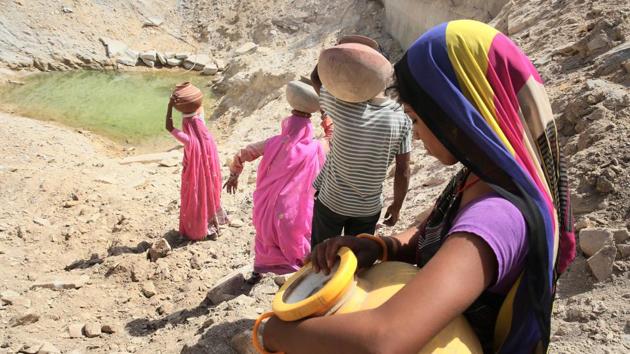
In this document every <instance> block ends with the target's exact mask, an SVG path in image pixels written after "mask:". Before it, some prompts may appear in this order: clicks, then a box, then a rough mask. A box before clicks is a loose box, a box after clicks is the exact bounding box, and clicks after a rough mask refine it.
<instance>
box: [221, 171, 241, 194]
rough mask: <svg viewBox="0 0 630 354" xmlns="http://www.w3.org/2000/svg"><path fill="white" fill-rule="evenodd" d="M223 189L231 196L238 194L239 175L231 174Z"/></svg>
mask: <svg viewBox="0 0 630 354" xmlns="http://www.w3.org/2000/svg"><path fill="white" fill-rule="evenodd" d="M223 188H225V190H226V191H227V192H228V193H229V194H234V193H236V188H238V175H234V174H230V178H228V180H227V182H225V184H224V185H223Z"/></svg>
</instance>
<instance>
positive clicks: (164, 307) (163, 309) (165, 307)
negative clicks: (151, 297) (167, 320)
mask: <svg viewBox="0 0 630 354" xmlns="http://www.w3.org/2000/svg"><path fill="white" fill-rule="evenodd" d="M174 308H175V307H174V306H173V304H172V303H170V302H165V303H163V304H161V305H160V306H158V308H157V313H159V314H160V315H166V314H170V313H171V312H173V309H174Z"/></svg>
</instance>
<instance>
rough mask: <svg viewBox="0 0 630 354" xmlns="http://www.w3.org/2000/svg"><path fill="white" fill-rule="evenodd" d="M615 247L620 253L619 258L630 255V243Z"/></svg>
mask: <svg viewBox="0 0 630 354" xmlns="http://www.w3.org/2000/svg"><path fill="white" fill-rule="evenodd" d="M617 249H618V250H619V253H620V255H621V259H626V258H628V257H630V245H617Z"/></svg>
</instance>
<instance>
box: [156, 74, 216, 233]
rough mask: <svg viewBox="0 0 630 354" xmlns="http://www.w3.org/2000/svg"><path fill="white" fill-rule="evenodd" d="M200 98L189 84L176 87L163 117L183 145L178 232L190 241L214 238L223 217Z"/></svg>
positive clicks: (211, 141)
mask: <svg viewBox="0 0 630 354" xmlns="http://www.w3.org/2000/svg"><path fill="white" fill-rule="evenodd" d="M202 98H203V94H202V93H201V91H200V90H199V89H197V88H196V87H194V86H192V85H190V84H189V83H185V84H182V85H178V88H177V89H176V90H175V92H174V93H173V95H172V96H171V99H170V101H169V105H168V111H167V116H166V129H167V130H168V131H169V132H170V133H171V134H172V135H173V136H174V137H175V138H176V139H177V140H178V141H179V142H181V143H182V144H183V145H184V160H183V169H182V185H181V206H180V212H179V232H180V234H181V235H182V236H183V237H186V238H188V239H190V240H193V241H199V240H202V239H204V238H205V237H206V236H210V237H216V235H217V233H218V217H221V216H222V215H223V210H222V209H221V166H220V164H219V155H218V153H217V146H216V144H215V142H214V139H213V137H212V135H211V134H210V132H209V131H208V128H206V125H205V123H204V120H203V108H202V107H201V100H202ZM173 107H174V108H175V109H177V110H179V111H181V112H182V130H183V131H182V130H179V129H176V128H174V127H173V119H172V111H173ZM190 110H192V112H190ZM184 111H188V113H185V112H184Z"/></svg>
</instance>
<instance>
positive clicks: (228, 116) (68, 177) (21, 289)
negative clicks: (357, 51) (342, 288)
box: [0, 0, 630, 354]
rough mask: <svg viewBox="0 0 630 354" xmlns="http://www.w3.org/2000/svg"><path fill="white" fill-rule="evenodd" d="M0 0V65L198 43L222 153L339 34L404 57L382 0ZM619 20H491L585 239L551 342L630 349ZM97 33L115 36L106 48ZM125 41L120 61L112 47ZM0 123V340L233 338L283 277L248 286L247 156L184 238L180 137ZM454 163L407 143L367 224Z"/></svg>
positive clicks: (250, 174) (121, 345)
mask: <svg viewBox="0 0 630 354" xmlns="http://www.w3.org/2000/svg"><path fill="white" fill-rule="evenodd" d="M423 1H424V0H423ZM424 2H426V1H424ZM454 3H460V2H459V1H455V2H454ZM0 5H1V7H2V9H3V10H2V11H1V12H0V66H1V67H3V68H4V69H5V70H2V71H1V72H0V73H1V74H2V75H3V76H9V75H11V76H13V75H19V73H20V72H25V71H30V70H33V69H35V70H43V71H46V70H69V69H74V68H78V67H87V68H92V69H103V68H107V69H112V68H118V69H123V68H124V69H127V70H129V69H133V70H137V69H138V68H143V70H176V69H169V68H168V67H170V65H168V63H167V64H166V65H164V64H162V63H161V62H160V58H159V57H158V55H157V53H158V52H159V53H162V54H164V55H165V56H167V57H168V58H165V59H178V58H176V57H175V54H182V55H184V54H185V55H197V56H207V61H206V62H203V63H202V64H204V65H203V67H202V68H201V69H203V68H205V66H206V65H207V64H213V65H216V67H217V72H216V73H213V74H211V76H210V77H209V85H210V86H211V87H212V88H211V89H212V90H213V91H214V92H215V94H216V95H218V97H220V99H219V101H218V102H217V106H216V107H215V112H214V115H213V117H212V122H211V125H212V129H213V131H215V132H216V134H217V138H218V141H219V149H220V154H221V158H222V159H223V160H227V159H229V158H230V157H231V156H232V155H233V154H234V153H235V152H236V151H237V149H238V148H240V147H241V146H243V145H244V144H247V143H250V142H254V141H257V140H259V139H263V138H265V137H268V136H270V135H272V134H274V133H276V132H277V131H278V128H279V121H280V120H281V119H282V117H284V116H286V115H287V114H288V111H289V107H288V105H287V104H286V102H285V98H284V93H283V90H282V88H283V86H284V84H285V83H286V82H287V81H288V80H290V79H293V78H297V77H299V76H300V75H304V74H307V73H308V72H309V71H310V69H311V68H312V66H313V65H314V63H315V60H316V58H317V55H318V52H319V50H320V49H321V48H323V47H325V46H327V45H330V44H332V43H333V42H334V41H335V40H336V38H337V37H338V36H339V34H342V33H362V34H367V35H370V36H372V37H375V38H377V39H378V40H379V41H380V42H381V43H382V44H383V45H384V46H385V48H386V49H387V51H388V52H389V53H390V54H391V57H392V58H394V59H395V58H397V57H398V56H399V55H400V53H401V50H400V47H399V46H398V45H397V44H396V42H395V41H394V40H393V39H392V38H391V37H390V35H389V34H387V33H386V31H385V29H386V28H387V26H386V23H384V21H385V18H386V17H387V16H386V14H385V9H384V8H383V6H382V4H381V2H379V1H366V0H353V1H350V0H344V1H334V2H324V1H315V0H293V1H288V0H271V1H229V0H213V1H210V0H194V1H185V2H184V1H169V0H143V1H122V0H112V1H94V2H83V1H49V2H43V1H41V0H33V1H26V0H0ZM629 15H630V4H628V3H627V1H623V0H604V1H592V0H582V1H564V0H555V1H539V0H512V1H507V5H505V6H504V7H503V9H502V10H501V11H499V12H498V15H497V16H496V17H495V18H494V19H493V20H492V24H494V25H495V26H496V27H497V28H499V29H500V30H502V31H503V32H505V33H507V34H509V35H510V37H511V38H513V39H514V40H515V41H516V42H518V43H519V44H520V45H521V46H522V48H523V49H524V51H525V52H526V53H527V54H528V55H529V56H530V57H531V58H532V59H533V60H534V63H535V65H536V66H537V68H538V69H539V71H540V72H541V75H542V76H543V79H544V80H545V82H546V85H547V89H548V92H549V95H550V98H551V100H552V104H553V109H554V112H555V114H556V117H557V119H558V123H559V129H560V134H561V139H562V143H563V147H564V152H565V154H566V156H567V157H568V161H567V162H568V165H569V171H570V174H571V188H572V200H573V205H574V211H575V214H576V221H577V226H578V228H579V229H580V230H581V232H580V246H581V249H580V251H579V255H578V259H577V260H576V262H575V263H574V264H573V265H572V266H571V268H570V269H569V271H568V272H567V274H566V275H564V276H563V277H562V278H561V280H560V283H559V287H558V301H557V305H556V308H555V310H554V319H553V322H552V327H553V332H552V333H553V337H552V347H551V350H550V352H553V353H555V352H557V353H625V352H628V350H630V322H629V315H630V278H629V275H630V258H629V254H628V246H629V241H628V227H630V225H629V221H628V220H629V219H630V195H629V193H630V192H629V190H630V188H629V187H630V186H629V185H628V184H629V182H628V181H629V180H630V179H629V177H630V176H629V174H630V153H629V151H630V146H629V144H630V143H629V142H628V141H629V140H628V136H630V132H629V129H630V119H629V118H630V108H629V106H630V96H629V90H628V86H629V84H630V73H629V71H630V68H629V65H630V64H629V60H630V47H629V46H628V40H629V38H628V34H629V33H630V28H629V27H630V21H629V19H628V16H629ZM462 16H467V14H462ZM100 39H106V40H108V41H110V42H108V43H113V44H114V45H115V46H116V45H118V46H121V47H122V48H124V50H121V51H119V52H120V53H118V54H119V55H112V57H108V52H107V50H108V47H106V46H105V45H104V43H103V42H104V41H102V40H100ZM112 41H117V42H112ZM128 50H131V54H132V57H133V54H135V55H137V57H136V61H135V63H133V65H134V66H127V65H125V64H124V63H121V62H120V61H119V60H118V59H120V58H121V57H122V58H123V59H124V57H126V56H128V55H129V53H128ZM152 50H155V51H156V53H155V54H154V55H155V56H153V57H152V56H145V57H144V60H143V59H142V57H141V55H142V54H143V53H144V54H146V53H147V52H149V51H152ZM121 53H122V54H121ZM123 54H124V55H123ZM167 54H173V56H172V57H171V56H170V55H167ZM151 58H155V59H154V60H151ZM181 59H183V60H182V62H178V63H177V64H178V65H186V64H185V62H186V59H188V58H181ZM202 59H203V60H206V58H205V57H202V58H201V59H200V58H199V57H196V58H195V59H194V60H202ZM151 61H152V62H153V66H154V68H149V66H150V62H151ZM147 62H148V63H149V64H147ZM172 63H174V62H172ZM189 63H193V68H194V67H195V66H196V63H195V62H191V61H189ZM147 65H149V66H147ZM188 65H189V66H190V65H191V64H188ZM199 66H201V65H199ZM6 69H10V70H11V71H6ZM0 125H2V126H3V127H4V128H3V129H0V140H2V141H4V142H5V143H4V144H2V145H0V152H1V153H2V156H4V158H3V159H2V161H0V180H1V181H2V183H1V184H0V205H2V208H0V274H3V275H4V276H3V277H0V298H1V301H0V353H17V352H20V351H21V352H24V353H38V352H39V353H58V352H63V353H75V354H78V353H88V352H89V353H233V352H239V353H247V350H248V349H247V348H246V347H247V343H248V337H247V332H246V330H247V329H248V328H251V325H252V324H253V318H255V317H256V316H257V314H259V313H261V312H263V311H266V310H267V309H268V308H269V304H270V300H271V298H272V296H273V294H274V293H275V292H276V291H277V289H278V284H280V283H282V279H281V278H274V277H265V278H264V279H263V281H262V282H261V283H259V284H257V285H256V286H254V287H251V286H249V285H247V284H246V283H245V282H244V274H245V275H246V273H247V272H248V266H249V264H250V263H251V257H252V255H251V251H250V249H251V243H252V239H253V234H254V231H253V228H252V227H251V225H250V220H251V205H252V197H251V195H252V191H253V188H254V183H255V177H256V172H255V171H256V170H255V167H256V164H255V163H254V164H251V165H250V166H247V167H246V169H245V171H244V173H243V175H242V176H241V184H240V185H241V187H240V189H239V193H238V194H237V195H235V196H230V195H224V196H223V203H224V205H225V208H226V210H227V211H228V213H229V214H230V218H231V222H230V224H229V225H226V226H224V227H223V228H222V231H221V235H220V236H219V238H218V239H217V240H216V241H206V242H198V243H192V244H191V243H187V242H183V241H182V240H181V239H179V238H178V237H177V235H176V232H174V229H176V228H177V217H178V210H179V207H178V203H179V197H178V191H179V187H178V186H179V184H178V183H179V174H180V172H181V167H180V165H179V161H180V160H181V150H178V149H174V150H172V151H170V152H166V153H160V154H157V155H144V156H128V155H129V154H130V152H129V151H123V149H122V148H121V147H119V146H117V145H115V144H112V143H111V142H108V141H106V140H103V139H101V138H99V137H97V136H94V135H93V134H91V133H89V132H85V131H72V130H69V129H67V128H64V127H60V126H57V125H51V124H48V123H42V122H39V121H35V120H30V119H26V118H22V117H14V116H10V115H6V114H0ZM455 169H456V167H450V168H444V167H442V166H441V165H440V164H439V163H437V162H436V161H434V160H433V159H432V158H430V157H428V156H426V155H425V154H424V151H423V150H422V148H421V147H417V148H416V149H415V150H414V152H413V157H412V172H413V176H412V180H411V185H410V192H409V193H408V196H407V199H406V201H405V210H404V212H403V215H402V220H401V221H400V222H399V224H398V225H397V226H396V227H394V228H385V227H384V228H382V229H381V231H380V232H382V233H383V234H390V233H392V232H395V231H399V230H402V229H404V228H405V227H407V226H408V225H410V224H413V223H414V222H416V221H417V220H418V219H419V218H420V215H421V214H422V211H424V210H425V209H426V208H428V207H429V206H430V204H431V201H432V200H433V198H434V197H435V196H436V194H437V193H439V191H440V190H441V188H442V187H443V185H444V183H445V182H446V181H447V179H448V177H449V176H450V175H451V174H452V173H453V172H454V171H455ZM223 172H224V175H227V168H224V171H223ZM392 182H393V181H392V179H391V178H389V179H388V180H387V181H386V186H385V192H386V193H385V197H386V203H388V202H390V201H391V198H392ZM151 246H154V250H153V251H151V250H150V249H149V248H150V247H151ZM223 277H226V278H223Z"/></svg>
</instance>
